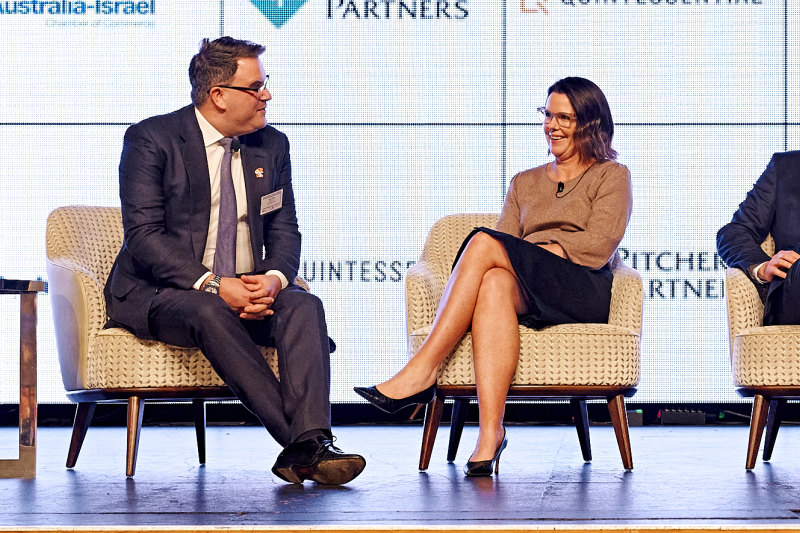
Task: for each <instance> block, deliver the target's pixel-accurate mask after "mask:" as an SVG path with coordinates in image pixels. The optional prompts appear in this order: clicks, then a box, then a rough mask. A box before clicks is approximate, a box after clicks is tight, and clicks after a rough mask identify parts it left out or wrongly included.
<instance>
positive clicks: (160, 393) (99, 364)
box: [47, 206, 307, 476]
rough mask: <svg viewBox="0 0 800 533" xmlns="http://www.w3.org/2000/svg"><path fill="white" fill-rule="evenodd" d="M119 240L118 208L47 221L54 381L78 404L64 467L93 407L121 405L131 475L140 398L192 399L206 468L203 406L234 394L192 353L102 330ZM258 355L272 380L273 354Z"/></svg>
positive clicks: (65, 210)
mask: <svg viewBox="0 0 800 533" xmlns="http://www.w3.org/2000/svg"><path fill="white" fill-rule="evenodd" d="M122 238H123V231H122V217H121V214H120V210H119V208H111V207H87V206H71V207H62V208H58V209H56V210H55V211H53V212H52V213H50V216H49V217H48V219H47V277H48V284H49V294H50V304H51V306H52V311H53V321H54V323H55V333H56V344H57V348H58V358H59V363H60V365H61V376H62V379H63V382H64V387H65V389H66V391H67V397H68V398H69V399H70V400H72V401H73V402H76V403H77V404H78V407H77V411H76V414H75V423H74V425H73V430H72V442H71V443H70V448H69V453H68V456H67V467H68V468H72V467H73V466H75V463H76V462H77V460H78V454H79V453H80V449H81V445H82V444H83V440H84V437H85V436H86V431H87V429H88V428H89V424H90V422H91V420H92V416H93V415H94V410H95V407H96V405H97V403H98V402H127V404H128V422H127V426H128V447H127V458H126V474H127V475H128V476H133V474H134V472H135V469H136V455H137V451H138V447H139V434H140V432H141V427H142V415H143V412H144V411H143V410H144V402H145V400H147V401H151V400H162V401H170V402H174V401H178V400H191V401H192V403H193V408H194V409H193V410H194V417H195V429H196V432H197V450H198V455H199V459H200V463H205V425H206V418H205V401H206V400H207V399H212V398H213V399H235V396H234V395H233V393H232V392H231V391H230V390H229V389H228V387H226V386H225V383H224V382H223V381H222V380H221V379H220V377H219V376H218V375H217V374H216V372H215V371H214V369H213V368H211V364H210V363H209V362H208V360H207V359H206V358H205V357H204V356H203V354H202V353H200V351H199V350H196V349H186V348H180V347H177V346H171V345H167V344H164V343H161V342H157V341H147V340H140V339H138V338H136V337H135V336H134V335H133V334H131V333H129V332H128V331H127V330H125V329H121V328H110V329H103V326H104V325H105V323H106V319H107V317H106V305H105V299H104V298H103V287H104V286H105V283H106V279H107V278H108V274H109V271H110V270H111V266H112V264H113V263H114V259H115V258H116V256H117V253H118V252H119V249H120V246H121V245H122ZM297 281H298V282H300V283H301V284H303V286H304V287H305V285H304V283H305V282H304V281H302V280H300V279H299V278H298V280H297ZM306 288H307V287H306ZM262 350H263V352H264V355H265V357H266V359H267V361H268V363H269V365H270V367H271V368H272V370H273V371H274V372H275V375H276V376H277V375H278V359H277V355H276V352H275V350H274V349H272V348H263V349H262Z"/></svg>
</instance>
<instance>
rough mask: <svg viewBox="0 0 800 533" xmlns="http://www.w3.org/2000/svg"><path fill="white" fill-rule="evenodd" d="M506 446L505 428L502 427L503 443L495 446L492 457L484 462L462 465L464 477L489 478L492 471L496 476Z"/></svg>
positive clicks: (468, 462) (469, 462)
mask: <svg viewBox="0 0 800 533" xmlns="http://www.w3.org/2000/svg"><path fill="white" fill-rule="evenodd" d="M506 446H508V439H507V438H506V428H505V427H503V441H502V442H501V443H500V444H499V445H498V446H497V451H496V452H494V457H493V458H492V459H488V460H486V461H467V464H466V465H464V475H465V476H467V477H477V476H491V475H492V470H494V473H495V474H497V473H498V472H499V471H500V454H501V453H503V450H505V449H506Z"/></svg>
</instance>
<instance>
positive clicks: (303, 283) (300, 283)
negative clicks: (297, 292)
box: [294, 276, 311, 292]
mask: <svg viewBox="0 0 800 533" xmlns="http://www.w3.org/2000/svg"><path fill="white" fill-rule="evenodd" d="M294 284H295V285H297V286H298V287H300V288H301V289H303V290H304V291H306V292H311V287H309V285H308V282H307V281H306V280H305V279H304V278H302V277H300V276H297V277H296V278H294Z"/></svg>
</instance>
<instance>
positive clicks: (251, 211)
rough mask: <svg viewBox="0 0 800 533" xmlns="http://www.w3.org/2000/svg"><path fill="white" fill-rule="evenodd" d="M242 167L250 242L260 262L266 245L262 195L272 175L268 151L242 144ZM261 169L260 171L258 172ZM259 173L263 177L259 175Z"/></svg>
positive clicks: (256, 258) (256, 259) (255, 258)
mask: <svg viewBox="0 0 800 533" xmlns="http://www.w3.org/2000/svg"><path fill="white" fill-rule="evenodd" d="M242 169H243V170H244V186H245V190H246V191H247V221H248V223H249V224H250V244H251V245H252V249H253V255H254V257H253V259H254V260H255V261H256V262H258V261H259V260H260V259H262V249H263V247H264V226H263V223H262V221H263V217H262V216H261V196H263V194H264V193H265V188H268V189H270V190H269V191H266V192H270V191H271V187H269V185H271V184H267V183H265V180H266V179H267V177H268V176H271V174H272V173H271V172H270V168H269V159H268V158H267V152H266V151H265V150H264V149H263V148H261V147H255V146H246V145H244V144H243V145H242ZM256 170H259V173H256ZM259 175H260V176H261V177H259Z"/></svg>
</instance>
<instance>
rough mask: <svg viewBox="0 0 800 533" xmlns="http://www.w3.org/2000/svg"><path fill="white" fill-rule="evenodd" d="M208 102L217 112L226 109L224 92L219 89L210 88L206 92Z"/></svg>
mask: <svg viewBox="0 0 800 533" xmlns="http://www.w3.org/2000/svg"><path fill="white" fill-rule="evenodd" d="M208 100H209V102H210V103H211V104H212V105H213V106H214V107H215V108H216V109H217V111H220V112H222V111H225V110H226V109H227V108H228V105H227V103H226V102H225V91H223V90H222V89H221V88H220V87H212V88H211V90H210V91H208Z"/></svg>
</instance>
